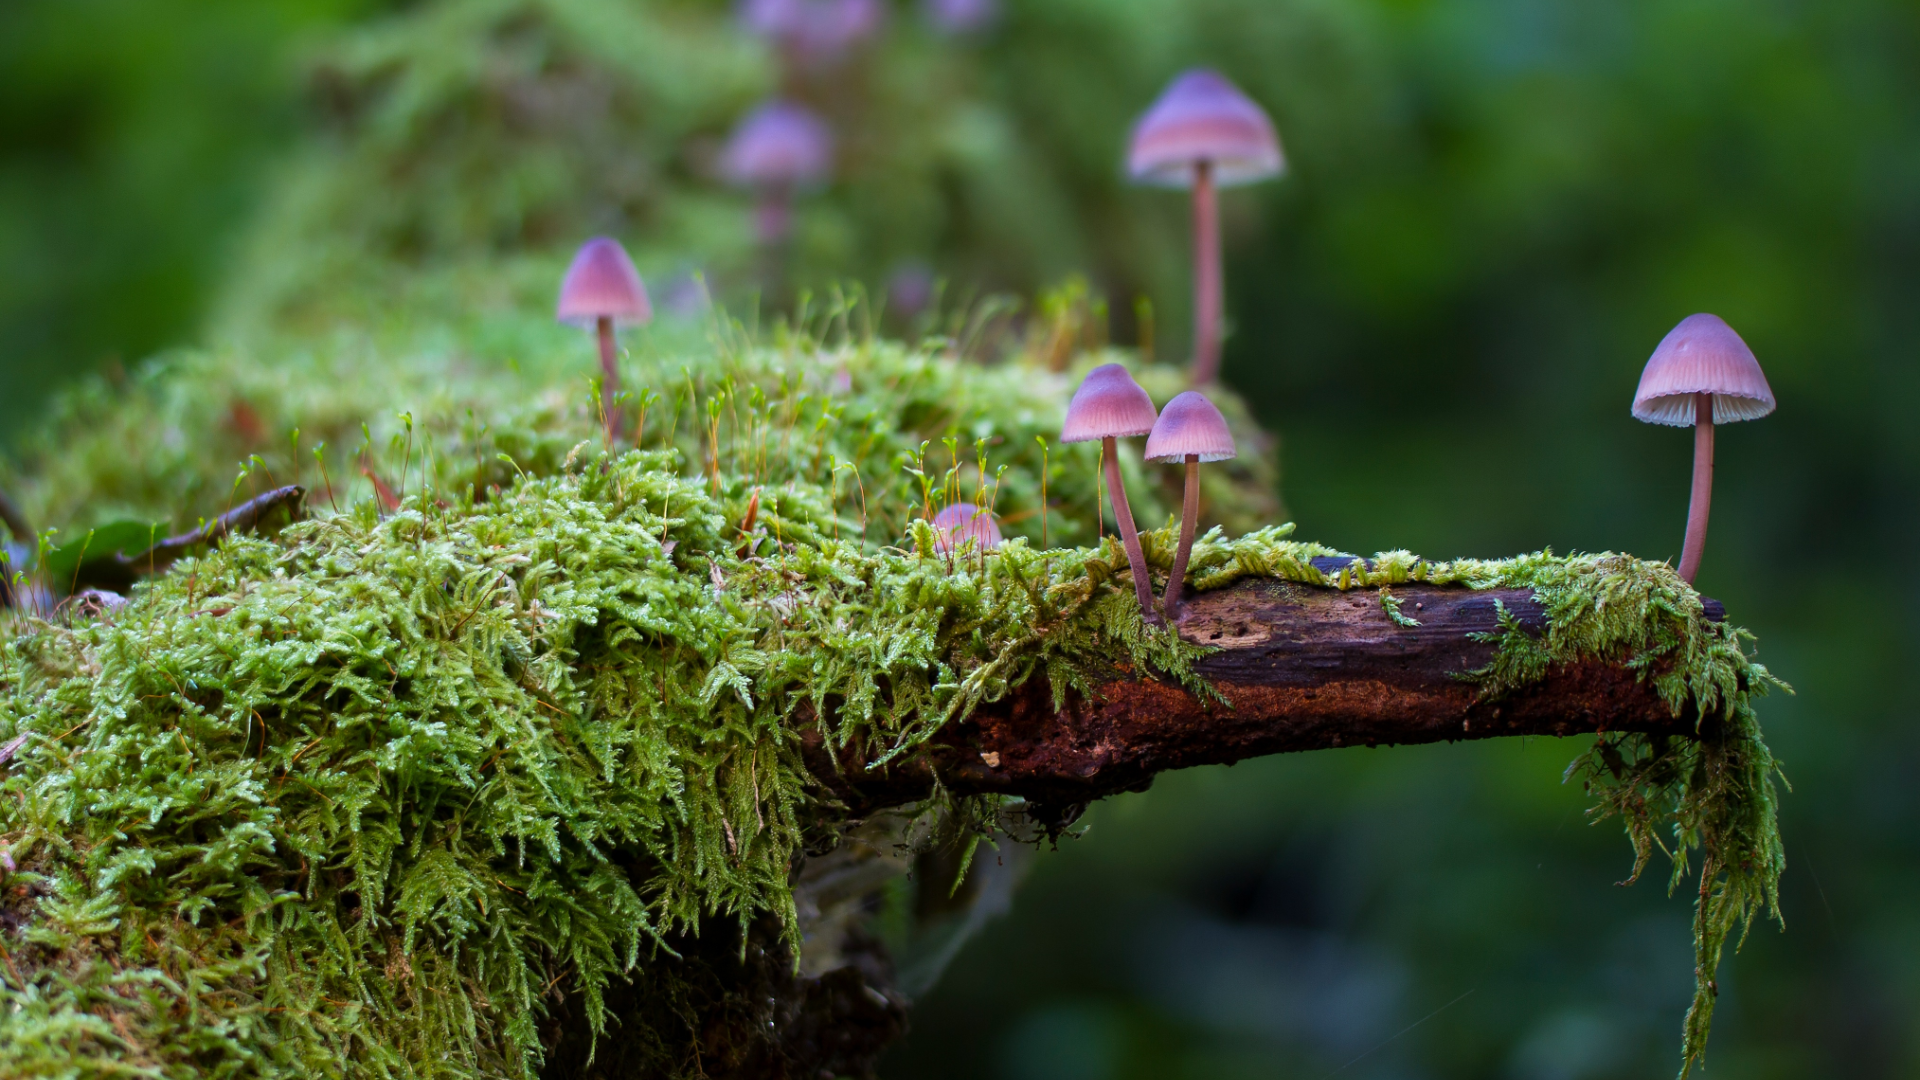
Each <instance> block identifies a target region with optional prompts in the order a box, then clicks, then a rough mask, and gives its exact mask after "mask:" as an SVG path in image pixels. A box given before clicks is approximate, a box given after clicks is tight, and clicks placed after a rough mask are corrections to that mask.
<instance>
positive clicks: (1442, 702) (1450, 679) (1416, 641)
mask: <svg viewBox="0 0 1920 1080" xmlns="http://www.w3.org/2000/svg"><path fill="white" fill-rule="evenodd" d="M1323 569H1324V568H1323ZM1392 591H1393V595H1394V596H1395V597H1396V598H1397V599H1399V600H1400V602H1401V605H1400V611H1401V613H1402V614H1403V615H1404V616H1406V617H1409V618H1412V619H1416V620H1418V621H1419V624H1420V625H1418V626H1403V625H1399V624H1397V623H1396V622H1394V620H1393V619H1392V618H1390V617H1389V616H1388V615H1387V613H1386V611H1385V609H1384V608H1383V606H1382V604H1381V598H1380V594H1379V592H1378V591H1376V590H1372V589H1356V590H1352V591H1348V592H1340V591H1338V590H1335V589H1330V588H1320V587H1315V586H1309V585H1297V584H1291V583H1285V582H1278V581H1271V580H1260V581H1242V582H1240V583H1239V584H1237V585H1234V586H1232V587H1230V588H1226V589H1221V590H1218V591H1215V592H1210V593H1202V594H1199V595H1197V596H1193V597H1192V598H1191V600H1190V603H1189V605H1188V607H1187V610H1186V613H1185V617H1184V618H1183V619H1182V620H1181V622H1180V624H1179V629H1180V633H1181V635H1182V636H1184V637H1186V638H1187V639H1188V640H1190V641H1194V642H1197V643H1201V644H1206V645H1211V646H1214V647H1216V648H1218V649H1219V650H1220V651H1218V652H1216V653H1214V654H1212V655H1210V656H1208V657H1206V658H1205V659H1203V660H1201V661H1200V662H1199V664H1198V665H1197V671H1198V673H1199V674H1200V675H1201V676H1203V677H1204V678H1205V679H1206V680H1207V681H1208V682H1210V683H1211V684H1212V685H1213V686H1214V688H1215V689H1216V690H1218V691H1219V692H1220V694H1221V695H1222V696H1224V697H1225V698H1226V699H1227V701H1228V703H1229V704H1228V705H1224V706H1223V705H1221V704H1219V703H1217V702H1205V701H1202V700H1200V699H1199V698H1197V697H1196V696H1194V695H1193V694H1191V693H1189V692H1187V691H1186V690H1185V689H1183V688H1182V687H1181V686H1180V685H1179V683H1178V682H1176V681H1174V680H1172V679H1162V678H1156V677H1154V676H1153V674H1152V673H1144V672H1116V677H1115V679H1114V680H1113V681H1111V682H1108V683H1106V684H1104V685H1102V686H1100V687H1099V688H1098V690H1097V691H1096V692H1095V693H1093V694H1091V695H1081V694H1069V695H1068V700H1067V704H1066V707H1065V708H1064V709H1060V710H1056V709H1055V708H1054V706H1053V693H1052V689H1051V687H1049V686H1047V685H1045V682H1044V680H1034V681H1033V682H1030V683H1029V684H1027V685H1025V686H1022V687H1021V688H1020V689H1019V690H1017V691H1016V692H1015V693H1014V694H1012V695H1010V696H1009V697H1008V698H1007V699H1006V700H1003V701H1000V702H996V703H993V704H991V705H988V706H984V707H982V708H981V709H979V710H977V711H976V712H975V713H974V714H973V715H972V716H971V717H969V718H968V719H967V720H966V721H965V722H964V723H961V724H958V725H955V726H954V727H952V728H951V729H949V730H947V731H944V732H942V733H941V734H940V735H938V736H936V737H935V739H934V742H933V744H932V745H931V746H930V748H929V752H928V753H927V754H925V755H923V756H922V757H921V758H920V759H918V760H916V761H915V762H913V763H911V764H908V765H904V766H897V767H890V768H887V769H883V770H869V769H867V767H866V763H865V762H863V761H860V760H857V759H855V758H854V757H853V756H852V755H851V754H849V755H844V756H843V758H842V760H840V761H838V762H836V761H835V760H834V758H833V756H832V755H831V754H829V753H828V752H827V750H826V749H825V748H824V747H823V746H821V745H819V744H818V742H815V743H813V744H810V745H809V747H808V753H809V755H810V756H809V762H810V765H811V768H812V771H813V772H814V774H815V775H816V776H817V777H819V778H820V780H821V783H822V786H823V787H825V788H826V789H828V790H829V791H831V792H832V793H834V794H835V795H836V796H838V797H839V798H841V799H843V800H845V801H847V802H848V804H849V805H850V807H852V808H853V809H854V810H855V812H856V813H858V812H861V811H864V810H867V809H873V808H879V807H883V806H889V805H897V804H900V803H904V802H910V801H913V800H914V799H917V798H920V797H923V796H924V795H925V794H926V793H927V791H929V790H930V789H931V785H932V782H933V780H934V777H935V774H937V775H938V778H939V781H940V783H942V784H944V785H945V786H946V787H947V788H948V789H949V790H951V791H954V792H957V793H978V792H997V793H1003V794H1010V795H1020V796H1024V797H1025V798H1026V799H1027V800H1029V801H1030V802H1034V803H1039V804H1043V805H1045V806H1052V807H1058V808H1065V807H1072V806H1075V805H1078V804H1083V803H1085V802H1087V801H1089V800H1092V799H1097V798H1100V797H1102V796H1105V795H1111V794H1115V793H1117V792H1121V791H1134V790H1140V789H1144V788H1145V787H1146V786H1147V785H1148V784H1149V783H1151V782H1152V780H1153V777H1154V776H1155V775H1156V774H1157V773H1161V772H1165V771H1167V770H1169V769H1180V768H1186V767H1189V766H1193V765H1215V764H1227V763H1231V762H1235V761H1240V760H1244V759H1246V758H1251V757H1258V756H1261V755H1264V754H1276V753H1286V752H1291V751H1298V750H1319V749H1327V748H1332V747H1342V746H1391V745H1399V744H1408V743H1430V742H1441V741H1451V740H1456V739H1486V738H1498V737H1502V736H1510V735H1577V734H1584V733H1591V732H1598V731H1645V732H1669V733H1673V734H1691V733H1693V731H1694V729H1695V721H1696V717H1695V715H1694V713H1693V711H1692V709H1691V708H1688V709H1687V710H1685V711H1683V712H1682V714H1681V715H1679V716H1675V715H1673V713H1672V712H1671V711H1670V710H1668V708H1667V706H1666V704H1665V703H1664V702H1663V701H1661V700H1660V697H1659V695H1658V694H1656V693H1655V692H1654V689H1653V687H1652V686H1651V685H1650V684H1648V683H1646V682H1643V681H1640V680H1638V679H1637V678H1636V677H1635V673H1634V672H1632V671H1629V670H1626V669H1624V668H1622V667H1619V666H1616V665H1608V664H1601V663H1587V664H1575V665H1570V666H1567V667H1564V668H1561V669H1559V670H1556V671H1555V672H1553V673H1552V674H1551V675H1550V676H1549V677H1548V678H1547V679H1545V680H1544V681H1543V682H1541V683H1539V684H1537V685H1534V686H1532V687H1529V688H1527V689H1526V690H1524V691H1522V692H1518V693H1515V694H1512V695H1509V696H1507V697H1505V698H1502V699H1500V700H1492V701H1489V700H1483V696H1482V694H1481V692H1480V689H1479V687H1477V686H1476V685H1475V684H1473V683H1472V682H1470V681H1467V680H1465V679H1463V678H1462V675H1463V674H1464V673H1466V672H1469V671H1472V670H1474V669H1477V668H1480V667H1483V666H1485V665H1486V664H1487V662H1488V661H1489V660H1491V659H1492V658H1493V654H1494V646H1493V645H1492V644H1491V643H1488V642H1485V641H1476V640H1475V639H1474V637H1475V635H1478V634H1484V633H1486V632H1488V631H1492V630H1494V629H1495V628H1496V624H1497V614H1496V613H1497V610H1498V609H1497V608H1496V606H1495V602H1496V601H1498V602H1499V603H1500V604H1503V605H1504V606H1505V607H1506V609H1507V610H1508V611H1509V612H1511V613H1512V614H1513V615H1514V616H1515V617H1516V618H1518V619H1519V620H1520V622H1521V624H1522V625H1523V626H1524V627H1526V628H1527V629H1529V630H1533V631H1538V630H1540V629H1543V628H1544V626H1545V619H1544V615H1543V613H1542V612H1541V609H1540V606H1539V604H1538V603H1536V602H1535V601H1534V599H1533V596H1532V594H1531V593H1530V592H1528V591H1526V590H1499V591H1485V592H1476V591H1473V590H1469V589H1465V588H1458V587H1439V586H1430V585H1398V586H1394V588H1393V590H1392ZM1707 606H1708V617H1709V618H1713V619H1716V620H1718V619H1720V618H1724V615H1725V612H1724V609H1722V608H1721V606H1720V605H1719V604H1718V603H1717V602H1714V601H1708V604H1707Z"/></svg>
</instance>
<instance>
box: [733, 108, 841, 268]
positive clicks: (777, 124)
mask: <svg viewBox="0 0 1920 1080" xmlns="http://www.w3.org/2000/svg"><path fill="white" fill-rule="evenodd" d="M832 167H833V134H832V132H830V131H828V130H827V125H826V123H825V122H824V121H822V120H821V119H820V118H819V117H817V116H815V115H814V114H813V113H812V112H810V111H809V110H807V109H806V108H805V107H803V106H800V105H795V104H793V103H792V102H787V101H770V102H767V103H766V104H765V105H762V106H760V107H759V108H757V109H755V110H754V111H752V112H751V113H748V114H747V116H746V118H745V119H743V120H741V121H740V124H739V126H738V127H736V128H734V129H733V134H732V135H731V136H730V137H729V138H728V139H727V145H726V149H725V150H723V151H722V152H721V155H720V174H721V175H722V176H724V177H725V178H726V179H727V181H728V182H729V183H731V184H733V185H735V186H736V187H743V188H747V189H750V190H751V191H753V192H754V193H755V194H756V195H757V196H758V198H759V201H758V204H757V205H756V206H755V208H754V233H755V236H756V237H757V239H758V240H759V241H760V243H761V244H764V245H766V246H768V247H772V246H774V245H776V244H779V243H780V242H781V241H783V240H785V239H786V238H787V234H788V233H789V232H791V231H792V228H793V214H792V211H791V209H790V207H791V204H792V201H793V193H794V192H795V191H798V190H802V189H805V188H809V187H813V186H815V185H817V184H820V183H823V182H824V181H825V180H826V179H827V175H828V172H829V171H830V170H831V169H832Z"/></svg>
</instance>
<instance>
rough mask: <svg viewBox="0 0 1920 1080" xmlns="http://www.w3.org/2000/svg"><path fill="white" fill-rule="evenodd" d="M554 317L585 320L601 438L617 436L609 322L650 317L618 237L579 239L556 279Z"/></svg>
mask: <svg viewBox="0 0 1920 1080" xmlns="http://www.w3.org/2000/svg"><path fill="white" fill-rule="evenodd" d="M554 317H555V318H557V319H559V320H560V321H561V322H563V323H569V324H572V325H575V326H591V327H593V328H594V333H595V337H596V338H598V340H599V343H600V375H601V382H600V400H601V402H602V406H603V408H604V409H605V411H606V420H607V441H608V442H609V443H611V442H615V441H618V440H619V438H620V427H621V424H620V409H619V406H618V404H617V402H618V399H619V395H620V368H619V365H618V363H617V362H616V360H617V356H616V354H615V351H614V341H613V328H614V326H615V325H616V324H617V325H620V326H639V325H642V324H644V323H646V322H648V321H650V320H651V319H652V318H653V304H652V303H651V302H650V301H649V300H648V299H647V287H646V285H645V284H644V283H642V282H641V280H640V272H639V271H638V270H635V269H634V268H633V260H632V259H629V258H628V257H627V249H625V248H623V247H621V246H620V241H618V240H613V239H609V238H608V237H605V236H596V237H594V238H593V239H591V240H589V241H587V242H586V243H584V244H582V245H580V250H579V252H577V253H576V254H575V255H574V257H573V265H571V266H569V267H567V276H566V277H565V278H563V279H562V280H561V282H560V302H559V305H558V307H557V309H556V311H555V313H554Z"/></svg>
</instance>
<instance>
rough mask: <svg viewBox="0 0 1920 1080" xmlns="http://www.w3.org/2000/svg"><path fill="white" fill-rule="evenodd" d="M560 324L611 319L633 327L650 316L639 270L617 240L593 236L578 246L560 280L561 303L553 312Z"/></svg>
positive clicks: (583, 323) (651, 307)
mask: <svg viewBox="0 0 1920 1080" xmlns="http://www.w3.org/2000/svg"><path fill="white" fill-rule="evenodd" d="M554 317H555V318H557V319H559V320H560V321H561V322H563V323H572V324H575V325H581V326H591V325H593V323H594V322H596V321H598V320H600V319H612V320H613V321H614V322H616V323H619V324H621V325H623V326H636V325H639V324H640V323H644V322H646V321H647V320H649V319H651V318H653V304H652V303H651V302H649V301H648V300H647V287H646V285H645V284H644V283H642V282H641V280H640V272H639V271H638V270H635V269H634V268H633V260H632V259H629V258H627V249H625V248H623V247H621V246H620V241H618V240H612V239H609V238H607V237H604V236H596V237H594V238H593V239H591V240H589V241H587V242H586V243H584V244H582V245H580V251H579V252H578V253H577V254H575V255H574V257H573V265H571V266H569V267H567V276H566V277H565V278H562V279H561V281H560V303H559V306H558V309H557V310H556V312H555V315H554Z"/></svg>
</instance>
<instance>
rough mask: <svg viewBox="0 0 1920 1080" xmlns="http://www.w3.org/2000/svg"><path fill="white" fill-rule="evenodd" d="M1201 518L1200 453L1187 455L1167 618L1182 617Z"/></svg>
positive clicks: (1168, 580) (1168, 589) (1167, 603)
mask: <svg viewBox="0 0 1920 1080" xmlns="http://www.w3.org/2000/svg"><path fill="white" fill-rule="evenodd" d="M1199 518H1200V455H1199V454H1188V455H1187V490H1186V497H1185V499H1184V500H1183V501H1182V502H1181V504H1180V546H1179V548H1177V549H1176V550H1175V551H1174V553H1173V576H1172V577H1169V578H1168V579H1167V593H1166V599H1165V601H1164V602H1163V605H1164V606H1165V607H1166V609H1167V618H1169V619H1176V620H1177V619H1179V618H1180V594H1181V593H1182V592H1183V591H1185V589H1186V585H1187V556H1188V555H1191V554H1192V553H1193V526H1194V522H1195V521H1197V520H1199Z"/></svg>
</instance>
